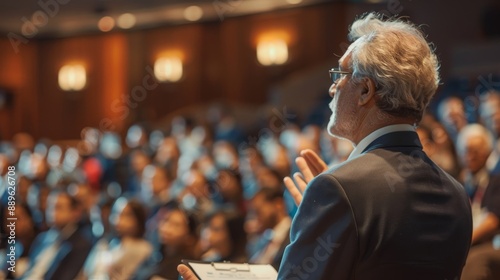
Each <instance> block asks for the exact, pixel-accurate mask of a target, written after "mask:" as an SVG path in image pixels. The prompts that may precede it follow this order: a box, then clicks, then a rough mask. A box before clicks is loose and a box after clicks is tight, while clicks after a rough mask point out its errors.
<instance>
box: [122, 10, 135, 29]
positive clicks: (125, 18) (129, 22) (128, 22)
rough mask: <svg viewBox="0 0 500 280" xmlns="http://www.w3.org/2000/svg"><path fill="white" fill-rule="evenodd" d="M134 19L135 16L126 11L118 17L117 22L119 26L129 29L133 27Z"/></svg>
mask: <svg viewBox="0 0 500 280" xmlns="http://www.w3.org/2000/svg"><path fill="white" fill-rule="evenodd" d="M135 21H136V20H135V16H134V15H133V14H129V13H126V14H122V15H121V16H119V17H118V20H117V23H118V26H119V27H120V28H122V29H129V28H132V27H134V25H135Z"/></svg>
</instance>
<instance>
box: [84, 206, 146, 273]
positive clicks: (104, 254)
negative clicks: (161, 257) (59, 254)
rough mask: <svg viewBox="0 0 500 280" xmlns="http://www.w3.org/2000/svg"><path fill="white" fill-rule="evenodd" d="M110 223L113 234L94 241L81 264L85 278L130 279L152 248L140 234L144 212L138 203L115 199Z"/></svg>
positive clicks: (142, 234) (142, 228)
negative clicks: (83, 264)
mask: <svg viewBox="0 0 500 280" xmlns="http://www.w3.org/2000/svg"><path fill="white" fill-rule="evenodd" d="M110 222H111V224H112V227H113V229H114V232H115V234H116V237H115V238H106V237H105V238H102V239H100V240H99V241H98V242H97V243H96V245H95V246H94V248H93V249H92V252H91V253H90V255H89V257H88V258H87V261H86V263H85V268H84V277H85V278H86V279H130V278H131V277H132V276H133V275H134V274H135V273H136V270H137V269H138V267H139V265H141V264H142V263H143V262H144V261H145V260H146V259H147V258H148V257H149V256H150V255H151V252H152V251H153V247H152V246H151V244H149V242H147V241H146V240H145V239H144V237H143V236H144V232H145V223H146V212H145V210H144V207H143V206H142V205H141V204H140V203H139V202H137V201H133V200H127V199H125V198H123V197H122V198H119V199H118V200H117V201H116V202H115V204H114V205H113V209H112V213H111V216H110Z"/></svg>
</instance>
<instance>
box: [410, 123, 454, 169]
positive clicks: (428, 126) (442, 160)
mask: <svg viewBox="0 0 500 280" xmlns="http://www.w3.org/2000/svg"><path fill="white" fill-rule="evenodd" d="M417 133H418V136H419V138H420V141H421V142H422V145H423V148H424V152H425V153H426V154H427V155H428V156H429V157H430V158H431V159H432V161H434V162H435V163H436V164H437V165H438V166H439V167H441V168H442V169H443V170H444V171H446V172H448V173H449V174H450V175H451V176H453V177H454V178H458V177H459V174H460V164H459V162H458V159H457V154H456V152H455V145H454V144H453V142H452V141H451V139H450V138H449V137H448V134H447V133H446V130H445V129H444V128H443V126H442V125H441V124H440V123H438V122H437V121H436V120H435V119H434V117H432V116H431V115H429V114H425V115H424V117H423V118H422V121H421V122H420V124H419V126H418V127H417Z"/></svg>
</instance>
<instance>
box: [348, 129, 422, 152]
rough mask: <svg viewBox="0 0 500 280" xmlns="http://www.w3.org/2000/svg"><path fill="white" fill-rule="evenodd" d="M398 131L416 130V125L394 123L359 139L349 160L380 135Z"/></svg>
mask: <svg viewBox="0 0 500 280" xmlns="http://www.w3.org/2000/svg"><path fill="white" fill-rule="evenodd" d="M396 131H415V126H413V125H409V124H393V125H388V126H384V127H382V128H379V129H377V130H375V131H374V132H372V133H370V134H368V135H367V136H366V137H365V138H363V139H362V140H361V141H359V144H358V145H357V146H356V147H354V150H353V151H352V152H351V154H350V155H349V158H348V159H347V160H351V159H353V158H355V157H357V156H359V155H360V154H361V153H362V152H363V150H364V149H366V147H368V145H370V144H371V143H372V142H373V141H375V140H376V139H377V138H379V137H380V136H382V135H385V134H388V133H391V132H396Z"/></svg>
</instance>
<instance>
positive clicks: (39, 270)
mask: <svg viewBox="0 0 500 280" xmlns="http://www.w3.org/2000/svg"><path fill="white" fill-rule="evenodd" d="M81 215H82V209H81V206H80V205H79V204H78V201H77V200H76V199H75V198H74V197H72V196H71V195H69V194H68V193H66V192H59V191H54V192H52V193H51V194H50V196H49V198H48V202H47V221H48V224H49V225H50V226H51V227H50V229H49V230H48V231H46V232H42V233H40V234H39V235H38V236H37V238H36V239H35V241H34V242H33V244H32V248H31V252H30V256H29V260H30V262H29V267H28V270H27V271H26V273H24V275H23V276H22V279H54V280H65V279H68V280H72V279H75V278H76V276H77V275H78V273H79V272H80V270H81V268H82V266H83V264H84V262H85V259H86V258H87V255H88V253H89V252H90V249H91V247H92V244H91V242H90V241H89V240H88V239H86V237H85V236H84V235H82V234H81V232H80V229H79V228H78V221H79V220H80V218H81Z"/></svg>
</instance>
